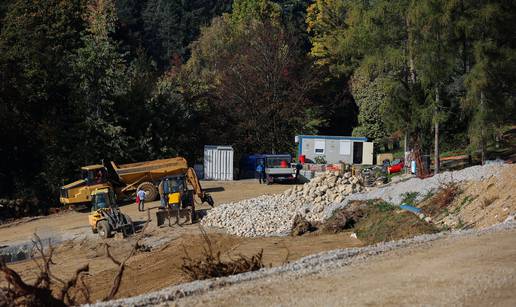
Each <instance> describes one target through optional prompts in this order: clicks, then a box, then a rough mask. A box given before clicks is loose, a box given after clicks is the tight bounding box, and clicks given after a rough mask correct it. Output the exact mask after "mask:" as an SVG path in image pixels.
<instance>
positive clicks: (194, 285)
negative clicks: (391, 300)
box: [96, 221, 516, 306]
mask: <svg viewBox="0 0 516 307" xmlns="http://www.w3.org/2000/svg"><path fill="white" fill-rule="evenodd" d="M515 230H516V223H515V222H514V221H509V222H506V223H503V224H498V225H495V226H491V227H489V228H485V229H480V230H478V229H477V230H461V231H454V232H441V233H438V234H431V235H422V236H418V237H414V238H411V239H405V240H399V241H392V242H386V243H380V244H376V245H372V246H366V247H362V248H348V249H339V250H333V251H329V252H323V253H319V254H315V255H311V256H308V257H304V258H301V259H300V260H298V261H295V262H293V263H290V264H287V265H284V266H280V267H276V268H268V269H262V270H260V271H256V272H250V273H244V274H238V275H233V276H229V277H225V278H219V279H210V280H204V281H194V282H190V283H186V284H182V285H178V286H174V287H169V288H165V289H163V290H160V291H157V292H153V293H148V294H145V295H141V296H137V297H133V298H127V299H120V300H115V301H110V302H105V303H99V304H97V305H96V306H128V305H131V306H145V305H156V304H165V303H167V302H172V301H177V300H180V299H182V298H185V297H190V296H194V295H203V294H204V293H208V292H211V291H215V292H216V291H219V290H217V289H222V290H220V291H223V290H224V289H225V288H224V287H228V286H231V285H235V286H238V285H240V284H241V285H245V283H244V282H249V281H253V282H260V280H261V281H263V283H264V284H268V283H271V282H273V281H274V280H277V279H278V278H286V279H289V280H295V279H298V278H301V277H307V276H308V275H311V274H314V273H317V274H330V275H332V274H333V273H334V272H335V271H336V270H338V268H344V267H346V266H349V265H354V264H360V263H363V262H365V261H368V259H369V258H370V257H372V256H376V255H380V254H383V253H386V252H389V251H394V250H399V249H404V248H411V249H412V248H418V247H422V248H423V250H424V251H426V250H427V249H428V248H430V247H431V246H432V244H433V243H432V242H434V241H436V240H439V241H442V239H450V240H451V241H450V242H452V243H450V244H451V245H454V244H455V243H453V242H457V244H460V241H461V240H466V239H467V240H470V239H471V240H475V238H477V237H482V236H486V235H491V236H497V235H498V234H500V235H502V234H503V233H507V232H510V233H511V234H510V236H509V238H514V237H515V236H514V232H515ZM446 241H447V242H448V241H449V240H446ZM488 241H493V239H492V238H491V239H489V240H488ZM494 241H496V240H494ZM513 243H516V242H513ZM511 244H512V243H511ZM473 246H482V244H479V243H478V242H477V243H474V244H473ZM512 246H514V244H513V245H512ZM398 252H399V255H404V254H406V253H407V252H406V251H403V250H399V251H398ZM489 253H490V254H492V255H494V254H495V253H496V251H493V250H489ZM513 256H516V254H515V255H513ZM495 258H496V257H495ZM371 260H372V259H371ZM493 261H495V260H493ZM513 261H515V262H516V259H514V257H513ZM416 262H417V259H416ZM398 265H400V264H399V263H398ZM512 267H513V268H516V266H514V265H513V266H512ZM513 273H514V272H512V271H511V272H510V274H513ZM402 275H403V274H402ZM511 276H512V277H511V278H514V275H511ZM355 277H356V276H349V278H348V279H349V280H350V281H352V280H353V278H355ZM459 277H460V276H459ZM501 277H503V276H499V277H497V280H502V279H500V278H501ZM386 282H388V281H386ZM421 286H424V285H421ZM452 286H453V285H452ZM251 288H253V289H256V288H255V287H254V286H252V287H251ZM256 291H258V290H256ZM322 295H325V294H324V293H322ZM265 296H269V295H265ZM210 297H211V296H210ZM192 299H195V298H192ZM203 302H204V301H203ZM197 303H199V302H197ZM240 303H241V302H240ZM277 303H278V302H276V304H277ZM291 303H292V302H291ZM333 303H336V302H333ZM413 303H414V302H413ZM419 303H423V302H422V301H420V302H419ZM426 303H429V302H426ZM257 304H258V303H257Z"/></svg>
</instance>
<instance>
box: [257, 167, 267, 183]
mask: <svg viewBox="0 0 516 307" xmlns="http://www.w3.org/2000/svg"><path fill="white" fill-rule="evenodd" d="M256 175H257V176H258V182H259V183H260V184H261V183H265V166H264V165H263V161H260V163H258V166H256Z"/></svg>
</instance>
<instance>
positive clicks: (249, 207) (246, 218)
mask: <svg viewBox="0 0 516 307" xmlns="http://www.w3.org/2000/svg"><path fill="white" fill-rule="evenodd" d="M364 189H365V188H364V187H363V186H362V185H361V183H360V180H359V179H358V178H357V177H354V176H352V175H351V173H349V172H348V173H344V174H343V175H340V174H339V173H338V172H326V173H324V174H322V175H320V176H318V177H315V178H314V179H312V180H311V181H310V182H308V183H306V184H304V185H298V186H294V187H292V188H290V189H288V190H286V191H285V192H283V193H281V194H277V195H264V196H260V197H257V198H252V199H247V200H243V201H239V202H234V203H227V204H222V205H220V206H218V207H216V208H214V209H212V210H210V211H209V213H208V215H207V216H206V217H204V218H203V219H202V221H201V223H202V224H203V225H204V226H208V227H217V228H222V229H224V230H225V231H226V232H228V233H230V234H234V235H238V236H244V237H255V236H281V235H288V234H289V233H290V231H291V229H292V227H293V222H294V219H295V217H296V215H301V216H302V217H304V218H305V219H306V220H308V221H309V222H322V221H323V219H324V209H325V208H326V207H328V206H329V205H331V204H333V203H340V202H342V201H343V200H344V198H345V197H346V196H347V195H350V194H353V193H357V192H361V191H363V190H364Z"/></svg>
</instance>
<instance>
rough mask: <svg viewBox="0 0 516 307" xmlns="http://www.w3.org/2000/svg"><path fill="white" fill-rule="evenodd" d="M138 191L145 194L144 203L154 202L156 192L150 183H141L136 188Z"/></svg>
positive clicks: (156, 195)
mask: <svg viewBox="0 0 516 307" xmlns="http://www.w3.org/2000/svg"><path fill="white" fill-rule="evenodd" d="M138 190H143V191H144V192H145V201H155V200H156V198H157V197H158V190H157V189H156V186H155V185H154V184H152V182H143V183H141V184H140V185H139V186H138Z"/></svg>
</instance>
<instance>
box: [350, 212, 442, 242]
mask: <svg viewBox="0 0 516 307" xmlns="http://www.w3.org/2000/svg"><path fill="white" fill-rule="evenodd" d="M364 211H365V212H364V216H363V217H362V218H361V219H360V220H358V222H357V223H356V224H355V226H354V231H355V232H356V234H357V237H358V238H359V239H360V240H362V241H363V242H366V243H368V244H374V243H378V242H387V241H392V240H400V239H404V238H411V237H414V236H417V235H421V234H425V233H436V232H438V231H439V229H437V228H436V227H435V226H434V225H432V224H429V223H426V222H425V221H422V220H420V219H419V218H418V217H417V216H416V215H415V214H412V213H409V212H399V211H398V210H395V207H394V206H392V205H390V204H382V203H380V204H373V205H369V206H368V207H367V208H366V209H365V210H364Z"/></svg>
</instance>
